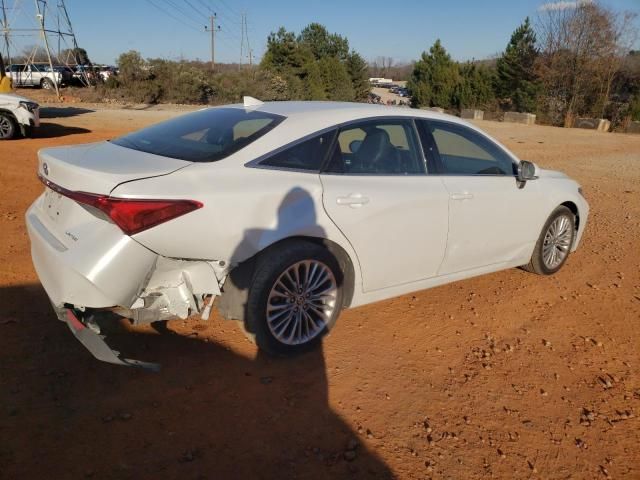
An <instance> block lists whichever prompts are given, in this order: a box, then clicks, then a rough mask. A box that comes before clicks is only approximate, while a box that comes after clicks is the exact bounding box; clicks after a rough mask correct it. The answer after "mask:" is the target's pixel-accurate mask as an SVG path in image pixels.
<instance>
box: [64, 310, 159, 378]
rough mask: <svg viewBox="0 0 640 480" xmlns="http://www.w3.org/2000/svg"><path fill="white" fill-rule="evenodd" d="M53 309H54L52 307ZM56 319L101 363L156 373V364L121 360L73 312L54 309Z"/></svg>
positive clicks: (96, 333) (127, 359)
mask: <svg viewBox="0 0 640 480" xmlns="http://www.w3.org/2000/svg"><path fill="white" fill-rule="evenodd" d="M54 308H55V307H54ZM55 310H56V313H57V315H58V319H60V320H62V321H64V322H65V323H66V324H67V326H68V327H69V330H71V333H73V335H74V336H75V337H76V338H77V339H78V341H80V343H82V345H84V346H85V348H86V349H87V350H89V352H91V354H92V355H93V356H94V357H95V358H97V359H98V360H100V361H102V362H107V363H113V364H115V365H124V366H127V367H141V368H144V369H147V370H151V371H154V372H157V371H159V370H160V365H159V364H157V363H150V362H143V361H141V360H133V359H131V358H123V357H122V356H121V355H120V352H118V351H117V350H113V349H112V348H111V347H110V346H109V345H108V344H107V342H106V339H105V337H104V335H100V334H99V333H98V332H96V331H94V329H92V328H91V327H89V326H87V325H85V324H84V323H83V322H82V321H80V319H78V317H77V316H76V314H75V312H74V311H73V310H72V309H70V308H62V309H58V308H56V309H55Z"/></svg>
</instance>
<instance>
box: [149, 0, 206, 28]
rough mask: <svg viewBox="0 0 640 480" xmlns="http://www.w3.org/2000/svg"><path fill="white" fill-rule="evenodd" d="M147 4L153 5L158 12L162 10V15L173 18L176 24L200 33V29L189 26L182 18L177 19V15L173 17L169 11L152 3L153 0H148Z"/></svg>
mask: <svg viewBox="0 0 640 480" xmlns="http://www.w3.org/2000/svg"><path fill="white" fill-rule="evenodd" d="M147 2H148V3H149V4H151V5H153V6H154V7H155V8H157V9H158V10H160V11H161V12H162V13H164V14H165V15H167V16H169V17H171V18H173V19H174V20H175V21H176V22H179V23H181V24H183V25H184V26H186V27H188V28H190V29H191V30H196V31H197V32H199V31H200V29H198V28H195V27H194V26H193V25H190V24H188V23H187V22H185V21H183V20H182V19H180V18H178V17H176V16H175V15H173V14H172V13H171V12H169V11H167V10H165V9H164V8H162V7H161V6H159V5H156V4H155V3H153V1H152V0H147Z"/></svg>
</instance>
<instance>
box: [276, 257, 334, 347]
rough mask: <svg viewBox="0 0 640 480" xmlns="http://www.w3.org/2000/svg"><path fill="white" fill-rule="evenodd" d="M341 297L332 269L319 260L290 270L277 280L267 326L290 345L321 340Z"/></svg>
mask: <svg viewBox="0 0 640 480" xmlns="http://www.w3.org/2000/svg"><path fill="white" fill-rule="evenodd" d="M337 296H338V286H337V283H336V278H335V275H334V274H333V272H332V270H331V269H330V268H329V267H328V266H327V265H326V264H324V263H322V262H320V261H318V260H303V261H301V262H297V263H295V264H293V265H291V266H290V267H288V268H287V269H286V270H285V271H284V272H283V273H282V274H280V276H279V277H278V278H277V280H276V281H275V283H274V285H273V287H272V288H271V291H270V292H269V297H268V299H267V312H266V316H267V325H268V327H269V330H270V331H271V334H272V335H273V336H274V337H275V338H276V339H277V340H278V341H279V342H281V343H283V344H286V345H301V344H304V343H307V342H309V341H310V340H312V339H314V338H315V337H317V336H318V335H319V334H320V333H322V331H323V330H324V329H325V327H326V325H327V324H328V323H329V321H330V320H331V317H332V316H333V314H334V312H335V309H336V299H337Z"/></svg>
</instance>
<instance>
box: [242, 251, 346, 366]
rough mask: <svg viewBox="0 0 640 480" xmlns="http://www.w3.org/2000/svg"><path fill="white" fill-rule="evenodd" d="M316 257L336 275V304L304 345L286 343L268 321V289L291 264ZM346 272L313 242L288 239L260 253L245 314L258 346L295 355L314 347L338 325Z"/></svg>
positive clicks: (332, 257)
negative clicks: (344, 273)
mask: <svg viewBox="0 0 640 480" xmlns="http://www.w3.org/2000/svg"><path fill="white" fill-rule="evenodd" d="M304 260H317V261H320V262H322V263H324V264H325V265H327V266H328V267H329V268H330V269H331V271H332V272H333V275H334V276H335V279H336V284H337V294H336V308H335V310H334V311H333V314H332V316H331V318H330V319H329V321H328V322H327V324H326V325H325V327H324V329H323V331H322V332H320V333H319V334H318V335H317V336H316V337H315V338H313V339H312V340H310V341H309V342H307V343H304V344H302V345H287V344H284V343H282V342H280V341H278V340H277V339H276V338H275V337H274V336H273V334H272V333H271V330H270V329H269V326H268V324H267V319H266V308H267V301H268V298H269V293H270V292H271V288H272V287H273V285H274V283H275V282H276V280H277V279H278V277H280V275H281V274H282V273H283V272H284V271H285V270H287V268H289V267H290V266H291V265H293V264H295V263H298V262H301V261H304ZM343 282H344V275H343V273H342V270H341V269H340V264H339V262H338V260H337V259H336V257H335V256H334V255H333V254H332V253H331V252H329V251H328V250H327V249H326V248H324V247H322V246H320V245H317V244H315V243H313V242H305V241H301V242H285V243H284V244H283V245H281V246H279V247H275V248H270V249H267V250H266V251H264V252H263V253H262V254H261V257H260V259H259V261H258V262H257V265H256V270H255V273H254V276H253V280H252V282H251V286H250V287H249V297H248V300H247V308H246V315H245V325H244V328H245V330H246V331H247V332H248V333H249V334H251V335H254V336H255V342H256V344H257V345H258V347H259V348H260V349H262V350H264V351H266V352H268V353H271V354H275V355H287V356H289V355H296V354H299V353H303V352H306V351H308V350H311V349H313V348H315V347H316V346H317V345H318V344H319V343H321V342H322V338H323V337H324V336H325V335H326V334H327V333H329V331H330V330H331V328H332V327H333V326H334V325H335V322H336V320H337V319H338V316H339V315H340V310H341V307H342V304H343V294H344V288H343Z"/></svg>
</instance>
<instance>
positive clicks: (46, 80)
mask: <svg viewBox="0 0 640 480" xmlns="http://www.w3.org/2000/svg"><path fill="white" fill-rule="evenodd" d="M40 86H41V87H42V88H44V89H45V90H52V89H53V88H55V85H54V84H53V82H52V81H51V79H49V78H43V79H42V81H41V82H40Z"/></svg>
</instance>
